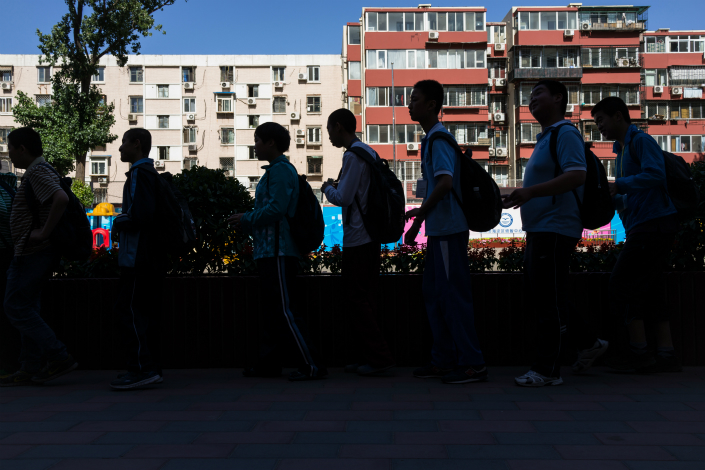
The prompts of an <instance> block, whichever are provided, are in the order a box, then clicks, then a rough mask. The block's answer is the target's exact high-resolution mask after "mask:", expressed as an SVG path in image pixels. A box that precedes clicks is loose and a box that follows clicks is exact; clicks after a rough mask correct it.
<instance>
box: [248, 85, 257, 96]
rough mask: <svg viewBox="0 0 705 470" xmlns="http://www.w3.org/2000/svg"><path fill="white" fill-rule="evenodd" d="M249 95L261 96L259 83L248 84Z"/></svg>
mask: <svg viewBox="0 0 705 470" xmlns="http://www.w3.org/2000/svg"><path fill="white" fill-rule="evenodd" d="M247 97H248V98H259V83H250V84H249V85H247Z"/></svg>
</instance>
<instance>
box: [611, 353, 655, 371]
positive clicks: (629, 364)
mask: <svg viewBox="0 0 705 470" xmlns="http://www.w3.org/2000/svg"><path fill="white" fill-rule="evenodd" d="M654 364H656V360H655V359H654V356H653V354H651V353H650V352H645V353H642V354H637V353H635V352H634V351H632V350H631V349H629V350H627V351H626V352H624V353H622V354H620V355H617V356H612V357H610V358H608V359H605V365H606V366H607V367H609V368H610V369H614V370H619V371H633V370H637V369H644V368H646V367H650V366H653V365H654Z"/></svg>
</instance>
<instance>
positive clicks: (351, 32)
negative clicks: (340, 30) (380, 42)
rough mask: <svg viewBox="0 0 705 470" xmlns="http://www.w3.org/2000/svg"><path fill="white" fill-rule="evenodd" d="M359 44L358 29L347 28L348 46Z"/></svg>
mask: <svg viewBox="0 0 705 470" xmlns="http://www.w3.org/2000/svg"><path fill="white" fill-rule="evenodd" d="M358 44H360V27H359V26H348V45H349V46H355V45H358Z"/></svg>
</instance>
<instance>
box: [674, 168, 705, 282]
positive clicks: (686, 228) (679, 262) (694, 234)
mask: <svg viewBox="0 0 705 470" xmlns="http://www.w3.org/2000/svg"><path fill="white" fill-rule="evenodd" d="M690 172H691V173H692V175H693V180H694V181H695V184H697V185H698V188H699V189H700V203H699V204H698V210H697V212H696V214H695V216H694V217H692V218H691V219H690V220H687V221H685V222H683V223H682V224H681V226H680V231H679V232H678V233H677V234H676V243H675V246H674V247H673V250H672V251H671V265H672V266H673V267H674V268H675V269H676V270H678V271H703V270H705V162H703V161H699V162H694V163H692V164H691V165H690Z"/></svg>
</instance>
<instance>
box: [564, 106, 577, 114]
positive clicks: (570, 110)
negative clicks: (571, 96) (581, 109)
mask: <svg viewBox="0 0 705 470" xmlns="http://www.w3.org/2000/svg"><path fill="white" fill-rule="evenodd" d="M574 109H575V105H572V104H569V105H568V106H566V108H565V112H566V113H572V112H573V110H574Z"/></svg>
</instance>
